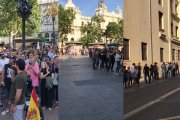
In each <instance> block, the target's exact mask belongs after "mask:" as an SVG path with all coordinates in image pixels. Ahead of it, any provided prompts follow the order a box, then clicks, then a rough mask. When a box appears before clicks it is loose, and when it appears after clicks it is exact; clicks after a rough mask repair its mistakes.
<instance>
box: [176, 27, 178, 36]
mask: <svg viewBox="0 0 180 120" xmlns="http://www.w3.org/2000/svg"><path fill="white" fill-rule="evenodd" d="M176 37H178V26H176Z"/></svg>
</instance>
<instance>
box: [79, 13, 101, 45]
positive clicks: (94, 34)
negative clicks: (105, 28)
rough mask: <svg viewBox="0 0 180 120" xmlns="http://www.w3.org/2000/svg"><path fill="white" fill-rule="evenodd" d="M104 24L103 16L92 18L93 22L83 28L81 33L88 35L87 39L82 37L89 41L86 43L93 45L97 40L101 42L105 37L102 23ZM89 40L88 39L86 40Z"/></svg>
mask: <svg viewBox="0 0 180 120" xmlns="http://www.w3.org/2000/svg"><path fill="white" fill-rule="evenodd" d="M102 22H104V19H103V18H102V17H101V16H93V17H92V18H91V22H88V23H87V24H85V25H83V26H81V32H82V33H83V34H86V36H85V37H82V39H83V40H87V41H86V42H85V43H90V42H91V43H93V42H95V41H96V40H97V41H98V42H101V38H102V35H103V32H102V29H101V23H102ZM84 38H88V39H84Z"/></svg>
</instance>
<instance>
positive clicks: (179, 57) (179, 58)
mask: <svg viewBox="0 0 180 120" xmlns="http://www.w3.org/2000/svg"><path fill="white" fill-rule="evenodd" d="M178 60H179V61H180V50H178Z"/></svg>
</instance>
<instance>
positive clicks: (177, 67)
mask: <svg viewBox="0 0 180 120" xmlns="http://www.w3.org/2000/svg"><path fill="white" fill-rule="evenodd" d="M176 75H179V65H178V62H176Z"/></svg>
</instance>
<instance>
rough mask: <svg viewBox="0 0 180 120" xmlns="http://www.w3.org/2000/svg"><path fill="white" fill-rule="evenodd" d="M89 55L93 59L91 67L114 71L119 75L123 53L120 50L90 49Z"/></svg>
mask: <svg viewBox="0 0 180 120" xmlns="http://www.w3.org/2000/svg"><path fill="white" fill-rule="evenodd" d="M90 57H91V58H92V60H93V69H94V70H95V69H103V70H107V71H108V72H109V71H111V72H115V74H116V75H119V74H120V72H121V70H122V65H123V53H122V52H121V51H120V50H115V49H114V48H110V49H92V50H91V52H90ZM114 67H116V68H115V71H114Z"/></svg>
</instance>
